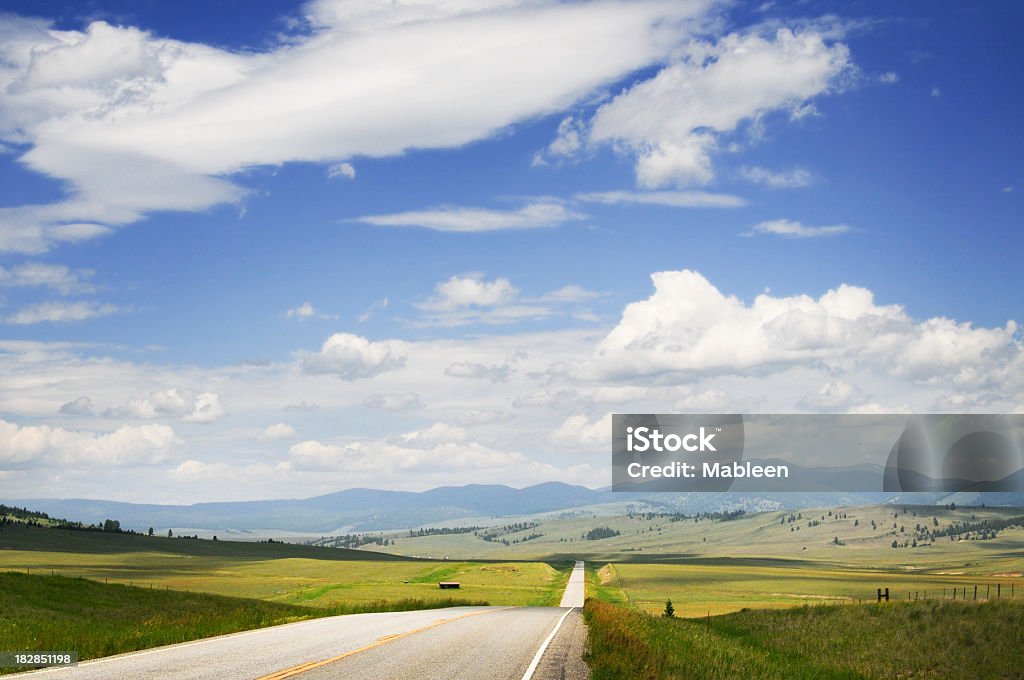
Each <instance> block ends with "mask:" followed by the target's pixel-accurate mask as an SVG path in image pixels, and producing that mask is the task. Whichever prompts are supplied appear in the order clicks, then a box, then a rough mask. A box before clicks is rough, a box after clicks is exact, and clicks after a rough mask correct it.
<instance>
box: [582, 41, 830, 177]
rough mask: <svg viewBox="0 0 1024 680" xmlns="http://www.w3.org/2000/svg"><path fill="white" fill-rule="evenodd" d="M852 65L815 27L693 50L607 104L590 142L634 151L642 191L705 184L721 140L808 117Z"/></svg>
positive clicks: (598, 114)
mask: <svg viewBox="0 0 1024 680" xmlns="http://www.w3.org/2000/svg"><path fill="white" fill-rule="evenodd" d="M849 67H850V60H849V52H848V50H847V48H846V46H845V45H842V44H840V43H830V42H829V40H828V39H827V37H826V35H825V34H823V33H821V32H816V31H815V30H813V29H805V30H803V31H801V32H796V33H794V32H793V31H791V30H788V29H779V30H778V31H777V32H776V33H775V35H773V36H768V37H762V36H760V35H756V34H748V35H738V34H731V35H728V36H725V37H724V38H722V39H721V40H719V41H718V42H717V43H715V44H709V43H694V44H690V45H688V46H687V47H686V48H685V49H683V50H682V54H681V57H680V58H679V59H677V60H675V61H673V62H672V63H671V64H669V65H668V66H666V67H665V68H664V69H662V70H661V71H660V72H659V73H658V74H657V75H655V76H654V77H653V78H651V79H649V80H646V81H644V82H641V83H638V84H636V85H634V86H633V87H631V88H630V89H628V90H627V91H625V92H623V93H622V94H619V95H618V96H617V97H615V98H614V99H613V100H612V101H610V102H608V103H607V104H604V105H602V106H601V107H600V108H599V109H598V110H597V112H596V113H595V115H594V118H593V120H592V121H591V127H590V135H589V141H590V142H591V143H592V144H600V143H613V144H615V145H617V146H618V148H625V149H629V150H630V151H631V152H632V154H633V155H635V157H636V174H637V180H638V182H639V183H640V185H641V186H644V187H659V186H665V185H677V186H683V185H687V184H704V183H707V182H709V181H710V180H711V179H712V177H713V175H714V172H713V169H712V163H711V156H712V154H713V153H714V151H715V150H716V148H717V146H718V138H719V135H721V134H723V133H728V132H732V131H734V130H736V129H737V127H738V126H739V125H740V124H741V123H743V122H744V121H751V120H757V119H760V118H761V117H763V116H764V115H765V114H767V113H769V112H771V111H777V110H781V111H788V112H789V113H790V116H791V117H793V118H799V117H802V116H803V115H806V114H807V112H808V111H810V110H811V109H810V108H809V106H810V103H809V100H810V99H811V98H813V97H815V96H818V95H821V94H823V93H826V92H829V91H830V90H832V89H834V88H835V87H836V84H837V82H838V79H839V78H840V76H841V75H842V74H843V73H844V72H846V71H847V69H848V68H849Z"/></svg>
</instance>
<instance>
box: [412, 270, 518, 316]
mask: <svg viewBox="0 0 1024 680" xmlns="http://www.w3.org/2000/svg"><path fill="white" fill-rule="evenodd" d="M434 293H435V295H434V297H433V298H431V299H429V300H427V301H426V302H423V303H420V304H418V305H417V306H418V307H419V308H420V309H426V310H431V311H452V310H456V309H461V308H465V307H493V306H496V305H500V304H505V303H508V302H511V301H512V300H513V299H515V297H516V296H517V295H518V294H519V291H518V290H517V289H516V288H515V286H513V285H512V284H511V283H510V282H509V280H508V279H504V278H498V279H495V280H494V281H485V280H483V278H482V277H480V276H453V277H451V278H450V279H448V280H447V281H443V282H441V283H439V284H437V286H435V288H434Z"/></svg>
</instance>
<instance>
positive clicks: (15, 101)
mask: <svg viewBox="0 0 1024 680" xmlns="http://www.w3.org/2000/svg"><path fill="white" fill-rule="evenodd" d="M709 5H710V3H709V2H706V1H695V2H686V3H682V2H675V1H674V0H662V1H657V0H656V1H653V2H645V3H621V2H601V3H569V4H561V3H552V2H516V1H511V0H510V1H509V2H497V3H492V2H458V3H440V2H429V3H424V2H403V3H398V4H395V3H392V4H390V5H388V9H387V11H386V12H382V11H381V10H380V8H379V7H377V6H375V5H374V3H350V2H340V1H338V0H318V1H316V2H313V3H310V4H309V5H307V6H306V8H307V11H306V16H305V20H306V21H307V22H308V24H307V26H306V27H307V28H311V29H313V30H307V31H304V32H301V34H300V35H295V36H292V37H291V38H289V39H287V40H285V41H283V42H282V43H281V44H279V45H275V46H273V47H271V48H270V49H268V50H265V51H263V52H229V51H227V50H224V49H220V48H218V47H211V46H208V45H203V44H199V43H192V42H185V41H180V40H173V39H170V38H163V37H158V36H155V35H153V34H150V33H148V32H145V31H142V30H140V29H137V28H133V27H130V26H112V25H110V24H108V23H105V22H103V21H96V22H93V23H91V24H90V25H89V26H88V27H87V28H86V30H84V31H62V30H56V29H55V28H53V27H51V26H50V25H48V24H47V23H45V22H42V21H38V20H30V19H21V18H18V17H12V18H11V20H10V21H8V22H7V25H6V26H5V34H4V40H3V41H2V42H0V89H3V90H5V100H4V106H3V108H2V109H0V142H2V143H7V144H16V145H26V146H28V147H29V150H28V151H26V152H25V153H24V154H22V155H21V156H20V158H19V161H20V162H21V163H22V164H23V165H24V166H25V167H27V168H29V169H31V170H33V171H35V172H38V173H41V174H44V175H46V176H48V177H52V178H55V179H57V180H60V181H63V182H65V183H66V184H67V186H68V188H69V189H68V197H67V198H66V199H65V200H64V201H61V202H58V203H53V204H49V205H25V206H16V207H13V208H3V209H0V234H2V236H3V238H2V239H0V247H2V248H4V249H7V250H21V251H28V252H33V251H35V252H38V251H41V250H44V249H46V248H47V247H49V246H50V245H51V244H52V243H54V242H59V241H68V240H76V239H84V238H92V237H96V236H97V235H100V234H104V233H109V231H110V229H111V227H115V226H118V225H124V224H127V223H130V222H133V221H136V220H138V219H139V218H140V217H142V216H143V215H145V214H146V213H148V212H151V211H155V210H186V211H188V210H200V209H204V208H207V207H209V206H211V205H215V204H218V203H224V202H233V201H239V200H241V199H242V197H243V195H244V192H243V190H242V189H241V188H240V187H239V186H237V185H236V184H235V183H233V182H232V180H231V179H230V175H231V174H232V173H235V172H237V171H239V170H242V169H245V168H248V167H252V166H258V165H279V164H282V163H287V162H292V161H307V162H320V163H336V162H337V159H339V158H354V157H384V156H392V155H398V154H401V153H403V152H404V151H406V150H408V149H413V148H453V147H458V146H462V145H464V144H467V143H470V142H473V141H476V140H480V139H484V138H487V137H489V136H491V135H493V134H495V133H496V132H498V131H500V130H502V129H505V128H507V127H508V126H510V125H512V124H514V123H516V122H519V121H523V120H528V119H531V118H534V117H536V116H538V115H544V114H549V113H552V112H556V111H560V110H565V109H566V108H568V107H569V106H572V105H573V104H574V103H575V102H577V101H580V100H582V99H583V98H585V97H586V96H588V95H590V94H591V93H592V92H594V91H595V90H597V89H598V88H600V87H603V86H605V85H607V84H608V83H611V82H614V81H615V80H617V79H619V78H621V77H623V76H625V75H627V74H629V73H632V72H634V71H636V70H637V69H639V68H642V67H644V66H646V65H649V64H652V63H658V62H660V61H662V60H663V59H665V58H666V56H667V55H668V54H670V53H671V52H672V51H673V50H674V49H675V48H676V47H677V46H678V44H679V43H680V42H682V41H683V40H685V39H686V38H687V36H689V35H690V33H691V30H692V22H693V20H695V19H699V18H700V17H701V16H702V15H703V14H705V13H706V12H707V10H708V7H709ZM281 120H288V121H289V124H288V125H281V124H280V121H281ZM343 176H344V174H343ZM519 219H520V220H525V221H527V222H530V221H537V220H538V219H548V220H550V219H553V218H552V217H551V215H550V214H548V215H547V216H546V217H545V216H544V215H540V216H537V215H533V216H530V215H526V216H525V217H520V218H519Z"/></svg>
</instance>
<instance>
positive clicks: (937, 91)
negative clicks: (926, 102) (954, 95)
mask: <svg viewBox="0 0 1024 680" xmlns="http://www.w3.org/2000/svg"><path fill="white" fill-rule="evenodd" d="M941 96H942V90H940V89H939V88H937V87H933V88H932V97H935V98H938V97H941Z"/></svg>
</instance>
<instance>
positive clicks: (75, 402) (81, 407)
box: [60, 396, 96, 416]
mask: <svg viewBox="0 0 1024 680" xmlns="http://www.w3.org/2000/svg"><path fill="white" fill-rule="evenodd" d="M95 410H96V409H95V408H94V407H93V405H92V399H90V398H89V397H84V396H83V397H76V398H75V399H72V400H71V401H69V402H66V403H65V404H63V405H62V406H61V407H60V413H62V414H63V415H66V416H91V415H92V414H93V413H94V412H95Z"/></svg>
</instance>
